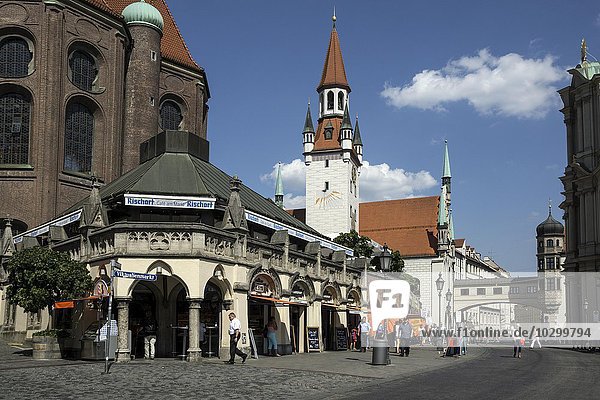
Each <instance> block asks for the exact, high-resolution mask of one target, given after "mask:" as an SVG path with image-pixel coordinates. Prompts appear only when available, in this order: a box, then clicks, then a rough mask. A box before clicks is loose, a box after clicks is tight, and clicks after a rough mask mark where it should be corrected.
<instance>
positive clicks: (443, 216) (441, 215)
mask: <svg viewBox="0 0 600 400" xmlns="http://www.w3.org/2000/svg"><path fill="white" fill-rule="evenodd" d="M447 215H448V211H447V210H446V189H445V188H444V189H442V194H441V196H440V206H439V210H438V225H446V224H447V223H448V220H447Z"/></svg>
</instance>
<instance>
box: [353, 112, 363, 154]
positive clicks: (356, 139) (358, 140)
mask: <svg viewBox="0 0 600 400" xmlns="http://www.w3.org/2000/svg"><path fill="white" fill-rule="evenodd" d="M352 144H353V145H355V146H358V145H360V146H362V144H363V142H362V138H361V137H360V129H359V128H358V115H357V116H356V123H355V124H354V140H353V141H352Z"/></svg>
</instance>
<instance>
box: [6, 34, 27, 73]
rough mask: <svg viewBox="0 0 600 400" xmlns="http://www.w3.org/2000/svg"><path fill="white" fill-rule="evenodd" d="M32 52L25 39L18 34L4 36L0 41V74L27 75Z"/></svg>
mask: <svg viewBox="0 0 600 400" xmlns="http://www.w3.org/2000/svg"><path fill="white" fill-rule="evenodd" d="M32 59H33V53H32V52H31V50H30V49H29V45H28V43H27V41H26V40H25V39H23V38H21V37H18V36H9V37H5V38H3V39H2V40H1V41H0V76H1V77H3V78H19V77H23V76H27V74H28V73H29V64H30V63H31V60H32Z"/></svg>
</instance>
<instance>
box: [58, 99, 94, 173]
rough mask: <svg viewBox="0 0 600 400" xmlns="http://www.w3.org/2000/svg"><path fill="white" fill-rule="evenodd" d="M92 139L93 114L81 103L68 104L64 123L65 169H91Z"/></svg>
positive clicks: (77, 170)
mask: <svg viewBox="0 0 600 400" xmlns="http://www.w3.org/2000/svg"><path fill="white" fill-rule="evenodd" d="M93 139H94V114H93V113H92V112H91V111H90V109H89V108H87V107H86V106H84V105H83V104H81V103H71V104H69V106H68V107H67V120H66V124H65V163H64V168H65V170H67V171H76V172H91V171H92V148H93Z"/></svg>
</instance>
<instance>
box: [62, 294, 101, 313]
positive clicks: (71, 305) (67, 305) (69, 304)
mask: <svg viewBox="0 0 600 400" xmlns="http://www.w3.org/2000/svg"><path fill="white" fill-rule="evenodd" d="M97 299H99V297H98V296H88V297H82V298H81V299H75V300H65V301H57V302H55V303H54V309H55V310H57V309H61V308H62V309H65V308H75V302H76V301H84V300H97Z"/></svg>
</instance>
